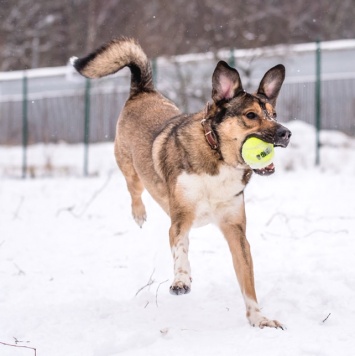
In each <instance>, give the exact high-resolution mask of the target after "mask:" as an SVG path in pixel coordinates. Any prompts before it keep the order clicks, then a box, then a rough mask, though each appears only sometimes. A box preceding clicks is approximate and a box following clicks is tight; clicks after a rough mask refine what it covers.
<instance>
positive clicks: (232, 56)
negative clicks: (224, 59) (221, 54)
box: [228, 48, 235, 68]
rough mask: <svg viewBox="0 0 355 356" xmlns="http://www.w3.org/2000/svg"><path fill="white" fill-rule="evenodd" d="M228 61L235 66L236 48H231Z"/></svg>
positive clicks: (231, 65)
mask: <svg viewBox="0 0 355 356" xmlns="http://www.w3.org/2000/svg"><path fill="white" fill-rule="evenodd" d="M228 62H229V63H228V64H229V66H230V67H232V68H235V58H234V48H231V49H230V52H229V61H228Z"/></svg>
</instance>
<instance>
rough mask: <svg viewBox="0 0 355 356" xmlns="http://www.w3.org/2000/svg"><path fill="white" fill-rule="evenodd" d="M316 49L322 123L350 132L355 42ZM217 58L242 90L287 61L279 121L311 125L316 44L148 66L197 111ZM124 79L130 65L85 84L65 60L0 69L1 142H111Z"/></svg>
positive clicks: (354, 127) (354, 122) (353, 127)
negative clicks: (231, 69)
mask: <svg viewBox="0 0 355 356" xmlns="http://www.w3.org/2000/svg"><path fill="white" fill-rule="evenodd" d="M321 50H322V51H321V54H322V60H321V78H322V81H321V85H320V88H321V92H320V94H321V107H322V111H321V112H322V116H321V128H322V129H334V130H340V131H343V132H345V133H347V134H349V135H353V136H355V119H354V114H353V113H354V111H355V70H354V67H353V59H354V58H355V40H346V41H337V42H325V43H322V44H321ZM219 59H224V60H226V61H228V62H229V63H231V64H235V66H236V67H237V68H238V70H239V71H240V74H241V77H242V81H243V84H244V87H245V89H247V90H252V89H255V88H256V87H257V85H258V83H259V81H260V79H261V78H262V76H263V74H264V73H265V71H266V70H267V69H269V68H270V67H271V66H273V65H276V64H278V63H284V64H285V66H286V69H287V76H286V81H285V83H284V85H283V88H282V90H281V94H280V97H279V100H278V103H277V107H278V110H277V111H278V117H279V118H280V121H284V122H286V121H290V120H294V119H297V120H302V121H305V122H307V123H310V124H312V125H315V112H316V109H315V105H316V102H315V97H316V95H315V88H316V85H315V83H316V44H314V43H313V44H312V43H311V44H304V45H295V46H276V47H272V48H263V49H254V50H244V51H243V50H239V51H238V50H225V51H220V52H218V53H205V54H194V55H185V56H178V57H174V58H158V59H156V60H155V62H154V65H153V68H154V76H155V82H156V84H157V87H158V89H159V90H161V91H162V92H163V93H164V94H165V95H166V96H168V97H169V98H170V99H172V100H173V101H175V102H176V103H177V104H178V106H179V107H181V108H182V110H183V111H186V112H195V111H199V110H201V109H202V108H203V106H204V104H205V103H206V101H208V100H210V93H211V76H212V73H213V70H214V67H215V65H216V63H217V61H218V60H219ZM129 83H130V73H129V70H128V69H124V70H123V71H121V72H119V73H117V74H116V75H113V76H110V77H107V78H103V79H99V80H91V81H90V83H89V84H90V85H88V82H87V81H86V80H85V79H84V78H82V77H81V76H79V75H78V74H77V73H75V71H74V70H73V68H72V67H71V66H69V65H68V66H66V67H59V68H45V69H36V70H29V71H26V72H24V71H23V72H10V73H0V145H21V144H26V145H27V144H33V143H39V142H42V143H57V142H67V143H79V142H85V140H87V142H90V143H94V142H105V141H112V140H113V139H114V134H115V125H116V121H117V117H118V115H119V112H120V110H121V108H122V107H123V105H124V102H125V100H126V99H127V97H128V93H129Z"/></svg>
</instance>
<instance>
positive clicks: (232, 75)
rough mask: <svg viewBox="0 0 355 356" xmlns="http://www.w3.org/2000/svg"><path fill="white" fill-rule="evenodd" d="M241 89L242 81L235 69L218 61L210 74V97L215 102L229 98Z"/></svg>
mask: <svg viewBox="0 0 355 356" xmlns="http://www.w3.org/2000/svg"><path fill="white" fill-rule="evenodd" d="M241 91H243V87H242V82H241V80H240V77H239V73H238V72H237V70H236V69H234V68H232V67H230V66H229V65H228V64H227V63H226V62H224V61H219V62H218V64H217V66H216V69H215V70H214V72H213V76H212V99H213V101H214V102H215V103H218V102H220V101H222V100H230V99H232V98H234V97H235V96H237V94H238V93H239V92H241Z"/></svg>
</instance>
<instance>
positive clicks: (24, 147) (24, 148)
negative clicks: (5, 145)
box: [22, 71, 28, 179]
mask: <svg viewBox="0 0 355 356" xmlns="http://www.w3.org/2000/svg"><path fill="white" fill-rule="evenodd" d="M27 99H28V81H27V74H26V71H24V72H23V78H22V178H23V179H25V178H26V176H27V146H28V111H27Z"/></svg>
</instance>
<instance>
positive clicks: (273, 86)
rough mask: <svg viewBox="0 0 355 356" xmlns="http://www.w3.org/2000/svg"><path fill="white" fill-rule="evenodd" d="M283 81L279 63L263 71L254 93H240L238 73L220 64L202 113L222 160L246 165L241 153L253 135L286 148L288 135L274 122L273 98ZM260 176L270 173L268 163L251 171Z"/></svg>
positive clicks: (281, 67) (242, 91) (282, 71)
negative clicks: (208, 103)
mask: <svg viewBox="0 0 355 356" xmlns="http://www.w3.org/2000/svg"><path fill="white" fill-rule="evenodd" d="M284 79H285V67H284V66H283V65H281V64H279V65H277V66H275V67H273V68H271V69H270V70H269V71H267V72H266V74H265V75H264V77H263V79H262V80H261V82H260V85H259V88H258V90H257V91H256V93H254V94H249V93H247V92H245V91H244V89H243V86H242V82H241V80H240V76H239V73H238V72H237V70H235V69H234V68H231V67H230V66H229V65H228V64H227V63H226V62H223V61H220V62H219V63H218V64H217V67H216V69H215V71H214V73H213V77H212V99H213V104H212V105H211V106H210V108H209V109H208V111H207V113H206V120H210V122H211V129H212V130H213V132H214V134H215V136H216V140H217V142H218V150H219V151H220V153H221V156H222V157H223V160H224V161H225V162H226V163H227V164H230V165H233V166H237V165H241V164H242V165H246V163H245V162H244V160H243V158H242V155H241V150H242V146H243V143H244V142H245V140H246V139H248V138H249V137H252V136H255V137H258V138H260V139H262V140H263V141H266V142H268V143H272V144H273V145H274V146H280V147H286V146H287V145H288V143H289V140H290V137H291V132H290V131H289V130H288V129H287V128H285V127H284V126H282V125H280V124H279V123H278V122H277V120H276V117H277V115H276V111H275V105H276V99H277V96H278V94H279V92H280V88H281V85H282V83H283V81H284ZM254 171H255V172H256V173H258V174H261V175H270V174H272V173H274V171H275V167H274V165H273V164H270V165H269V166H267V167H266V168H263V169H255V170H254Z"/></svg>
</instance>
